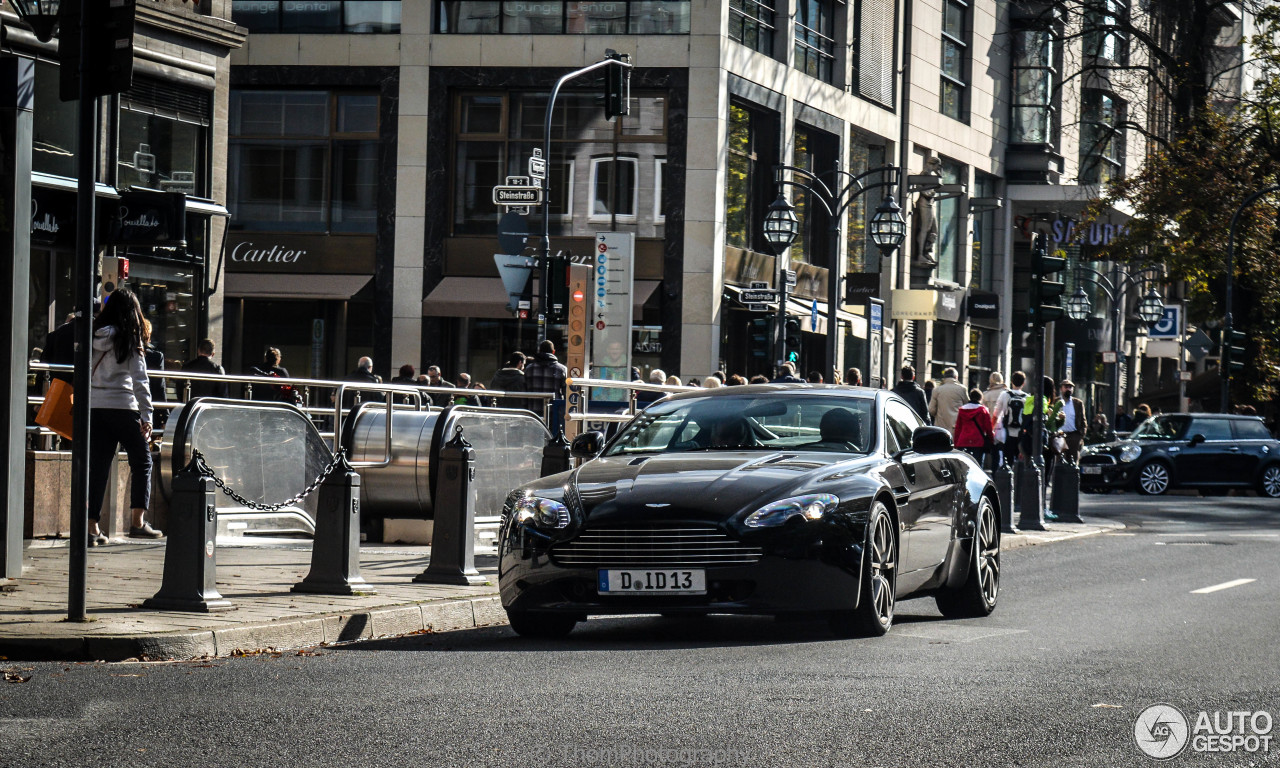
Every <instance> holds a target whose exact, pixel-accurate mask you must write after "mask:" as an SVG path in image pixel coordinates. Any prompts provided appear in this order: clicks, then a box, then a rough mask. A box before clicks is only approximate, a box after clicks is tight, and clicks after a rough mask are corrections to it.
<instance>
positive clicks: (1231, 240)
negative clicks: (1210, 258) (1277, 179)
mask: <svg viewBox="0 0 1280 768" xmlns="http://www.w3.org/2000/svg"><path fill="white" fill-rule="evenodd" d="M1277 190H1280V184H1273V185H1271V186H1269V187H1265V188H1263V189H1260V190H1258V191H1257V192H1254V193H1253V194H1252V195H1249V196H1248V197H1246V198H1245V199H1244V202H1242V203H1240V207H1239V208H1237V209H1236V212H1235V213H1233V214H1232V215H1231V228H1230V229H1229V230H1228V232H1227V290H1226V307H1224V312H1223V323H1222V326H1223V327H1222V347H1223V349H1224V350H1225V349H1226V346H1227V343H1228V342H1227V340H1228V339H1230V338H1231V329H1232V328H1233V327H1234V319H1235V318H1233V317H1232V315H1231V300H1232V289H1233V288H1234V283H1235V271H1236V258H1235V257H1236V254H1235V245H1236V225H1237V224H1238V223H1239V222H1240V214H1242V213H1244V209H1245V208H1248V207H1249V206H1250V205H1252V204H1253V201H1254V200H1257V199H1258V198H1260V197H1262V196H1263V195H1265V194H1268V193H1270V192H1275V191H1277ZM1218 375H1219V378H1221V379H1222V395H1221V401H1222V402H1221V405H1222V407H1221V411H1222V412H1223V413H1226V412H1227V407H1228V406H1229V405H1230V399H1231V369H1230V367H1229V366H1228V365H1227V356H1226V355H1223V356H1222V357H1221V358H1220V359H1219V362H1218Z"/></svg>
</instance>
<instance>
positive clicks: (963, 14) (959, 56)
mask: <svg viewBox="0 0 1280 768" xmlns="http://www.w3.org/2000/svg"><path fill="white" fill-rule="evenodd" d="M968 80H969V4H968V3H966V2H963V0H944V4H943V6H942V86H941V99H940V101H941V103H940V106H939V107H938V109H939V111H940V112H942V114H944V115H946V116H947V117H950V118H953V119H955V120H960V121H967V120H968V119H969V105H968V88H969V85H968Z"/></svg>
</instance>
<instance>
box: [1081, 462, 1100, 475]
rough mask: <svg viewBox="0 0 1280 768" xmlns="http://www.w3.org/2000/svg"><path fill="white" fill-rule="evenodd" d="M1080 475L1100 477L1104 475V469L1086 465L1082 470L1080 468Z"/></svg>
mask: <svg viewBox="0 0 1280 768" xmlns="http://www.w3.org/2000/svg"><path fill="white" fill-rule="evenodd" d="M1080 474H1082V475H1100V474H1102V467H1099V466H1090V465H1088V464H1086V465H1084V466H1083V467H1081V468H1080Z"/></svg>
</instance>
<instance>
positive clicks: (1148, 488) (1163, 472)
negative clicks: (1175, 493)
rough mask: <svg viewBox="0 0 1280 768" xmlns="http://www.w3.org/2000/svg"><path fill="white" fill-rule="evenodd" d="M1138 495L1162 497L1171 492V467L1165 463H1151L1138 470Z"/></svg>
mask: <svg viewBox="0 0 1280 768" xmlns="http://www.w3.org/2000/svg"><path fill="white" fill-rule="evenodd" d="M1136 482H1137V486H1138V493H1141V494H1143V495H1144V496H1160V495H1162V494H1163V493H1164V492H1165V491H1167V490H1169V483H1170V480H1169V467H1168V465H1166V464H1165V463H1164V462H1163V461H1149V462H1147V463H1146V464H1143V465H1142V467H1141V468H1139V469H1138V477H1137V481H1136Z"/></svg>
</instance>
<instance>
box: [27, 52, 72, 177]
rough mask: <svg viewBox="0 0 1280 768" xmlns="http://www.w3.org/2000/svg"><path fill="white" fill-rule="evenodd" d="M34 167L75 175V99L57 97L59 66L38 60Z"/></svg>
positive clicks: (35, 93) (34, 123) (33, 120)
mask: <svg viewBox="0 0 1280 768" xmlns="http://www.w3.org/2000/svg"><path fill="white" fill-rule="evenodd" d="M33 95H34V97H35V105H34V109H33V110H32V113H31V116H32V119H31V170H33V171H37V172H39V173H48V174H52V175H54V176H65V177H68V178H75V177H76V119H77V118H76V102H74V101H63V100H62V99H60V98H58V68H57V67H56V66H54V65H53V64H48V63H45V62H43V61H37V62H36V72H35V89H34V93H33Z"/></svg>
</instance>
